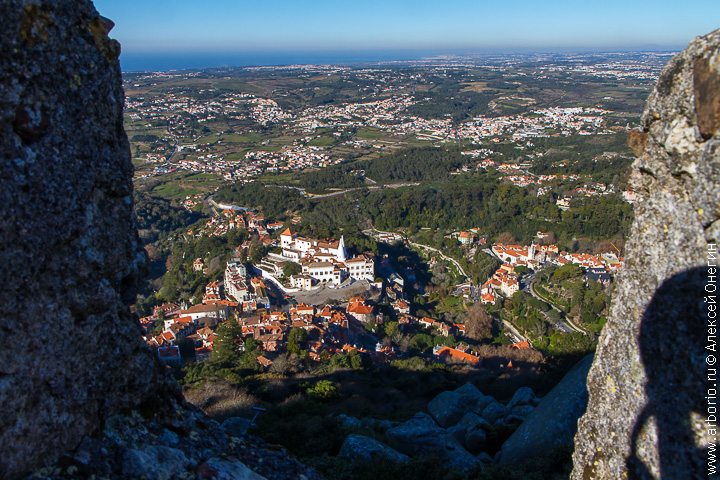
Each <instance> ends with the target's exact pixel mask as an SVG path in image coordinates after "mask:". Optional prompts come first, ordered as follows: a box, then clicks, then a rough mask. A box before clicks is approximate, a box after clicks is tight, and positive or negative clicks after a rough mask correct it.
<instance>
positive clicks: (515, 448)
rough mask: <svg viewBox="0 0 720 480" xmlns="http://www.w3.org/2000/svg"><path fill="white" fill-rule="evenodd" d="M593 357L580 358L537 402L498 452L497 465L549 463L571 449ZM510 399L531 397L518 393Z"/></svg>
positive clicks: (585, 404)
mask: <svg viewBox="0 0 720 480" xmlns="http://www.w3.org/2000/svg"><path fill="white" fill-rule="evenodd" d="M591 362H592V356H590V355H588V356H587V357H585V358H583V359H582V360H581V361H580V362H579V363H578V364H577V365H575V366H574V367H573V368H572V370H570V371H569V372H568V373H567V375H565V376H564V377H563V379H562V380H561V381H560V383H558V384H557V385H556V386H555V388H553V389H552V390H550V392H548V394H547V395H545V396H544V397H543V399H542V400H541V401H540V404H539V405H538V407H537V408H536V409H535V410H534V411H533V412H532V413H530V414H529V415H528V417H527V418H526V419H525V421H524V422H523V423H522V424H521V425H520V427H519V428H518V429H517V430H515V432H514V433H513V434H512V435H511V436H510V438H508V439H507V440H506V441H505V443H504V444H503V446H502V450H500V456H499V458H498V461H499V463H502V464H506V465H513V464H519V463H526V462H533V461H540V460H542V459H549V458H552V457H553V456H557V455H560V454H562V453H563V451H565V452H569V451H570V449H571V448H572V443H573V436H574V435H575V432H576V430H577V422H578V418H580V416H581V415H582V414H583V412H584V411H585V407H586V406H587V401H588V394H587V389H586V388H585V381H586V378H587V374H588V370H589V369H590V364H591ZM518 392H520V393H518V394H516V396H514V397H513V398H516V397H518V399H519V398H521V397H522V398H525V399H528V400H530V396H529V395H528V394H527V392H525V391H520V390H518Z"/></svg>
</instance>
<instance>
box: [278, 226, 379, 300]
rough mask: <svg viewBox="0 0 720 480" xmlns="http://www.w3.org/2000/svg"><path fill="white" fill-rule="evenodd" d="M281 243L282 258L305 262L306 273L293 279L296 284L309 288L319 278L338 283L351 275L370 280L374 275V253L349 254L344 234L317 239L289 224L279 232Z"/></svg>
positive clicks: (321, 280)
mask: <svg viewBox="0 0 720 480" xmlns="http://www.w3.org/2000/svg"><path fill="white" fill-rule="evenodd" d="M280 246H281V248H282V258H285V259H288V260H291V261H294V262H297V263H299V264H300V265H301V266H302V274H303V275H302V276H299V275H298V276H295V277H294V278H292V279H291V282H292V284H293V286H295V287H296V288H303V289H307V288H310V287H311V286H312V285H313V284H314V283H317V282H322V283H330V284H334V285H338V284H340V283H342V282H343V281H344V280H345V279H347V278H348V277H350V278H353V279H355V280H367V281H369V282H372V281H373V280H374V278H375V262H374V260H373V258H372V256H371V255H369V254H365V255H360V256H357V257H354V258H348V255H347V250H346V249H345V238H344V237H342V236H341V237H340V240H316V239H313V238H306V237H301V236H299V235H297V234H296V233H293V232H292V230H290V229H289V228H287V229H285V231H284V232H282V233H281V234H280ZM305 277H308V278H305ZM308 279H309V281H308Z"/></svg>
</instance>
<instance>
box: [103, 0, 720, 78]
mask: <svg viewBox="0 0 720 480" xmlns="http://www.w3.org/2000/svg"><path fill="white" fill-rule="evenodd" d="M95 3H96V6H97V8H98V10H99V11H100V13H101V14H102V15H104V16H106V17H108V18H110V19H112V20H113V21H114V22H115V23H116V27H115V29H114V30H113V32H112V34H111V35H112V36H113V38H116V39H118V40H119V41H120V42H121V43H122V46H123V57H122V61H123V67H124V69H125V70H133V69H134V68H132V67H133V66H136V67H138V68H136V69H141V68H139V67H142V65H143V64H148V65H156V64H157V67H164V68H201V67H212V66H222V65H233V64H237V65H241V64H244V65H251V64H252V65H278V64H287V63H312V62H318V63H321V62H322V63H342V62H343V61H345V62H348V63H351V62H364V61H375V60H390V59H409V58H419V57H423V56H427V55H440V54H464V53H510V52H513V53H518V52H528V51H543V52H549V51H617V50H678V49H680V48H682V47H683V46H684V45H685V44H687V43H688V42H689V41H690V40H691V39H692V38H694V37H695V36H698V35H702V34H705V33H707V32H709V31H711V30H713V29H714V28H717V26H718V25H717V24H715V23H713V22H715V21H716V20H717V19H718V18H720V3H719V2H715V1H711V0H693V1H689V2H683V3H682V4H680V2H674V1H671V0H658V1H654V2H651V1H645V0H643V1H636V2H632V3H628V2H621V1H619V0H610V1H607V2H603V4H602V5H599V4H590V5H586V4H578V3H576V2H570V1H567V0H554V1H550V2H543V3H542V4H536V2H533V1H531V0H510V1H507V2H494V1H493V2H473V1H469V0H451V1H448V2H443V3H438V2H429V1H426V0H418V1H407V0H389V1H385V2H381V1H378V0H369V1H367V2H364V4H363V5H362V7H358V6H357V5H354V4H346V3H340V4H338V3H336V2H331V1H329V0H318V1H312V2H308V1H291V0H270V1H267V2H262V4H260V3H258V2H244V1H241V2H234V1H231V0H214V1H210V2H196V1H190V0H174V1H172V0H156V1H153V2H146V1H141V0H127V1H124V2H113V1H111V0H97V1H96V2H95ZM697 12H704V14H703V15H697Z"/></svg>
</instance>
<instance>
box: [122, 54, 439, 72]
mask: <svg viewBox="0 0 720 480" xmlns="http://www.w3.org/2000/svg"><path fill="white" fill-rule="evenodd" d="M438 53H442V52H428V51H423V52H418V51H350V52H348V51H345V52H236V53H227V52H223V53H217V52H211V53H205V52H192V53H176V52H173V53H134V52H129V53H123V54H122V55H121V56H120V64H121V67H122V70H123V71H124V72H144V71H155V72H158V71H168V70H194V69H202V68H217V67H248V66H276V65H296V64H323V65H352V64H362V63H374V62H387V61H399V60H418V59H422V58H426V57H428V56H432V55H436V54H438Z"/></svg>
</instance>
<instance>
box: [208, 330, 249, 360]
mask: <svg viewBox="0 0 720 480" xmlns="http://www.w3.org/2000/svg"><path fill="white" fill-rule="evenodd" d="M242 343H243V339H242V328H240V324H238V322H236V321H235V320H227V321H225V322H223V323H221V324H220V326H219V327H218V329H217V338H216V339H215V342H214V344H213V351H212V357H211V360H212V361H213V362H216V363H218V364H221V365H225V366H235V365H237V363H238V362H239V361H240V358H241V356H242V350H243V347H241V345H242Z"/></svg>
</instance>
